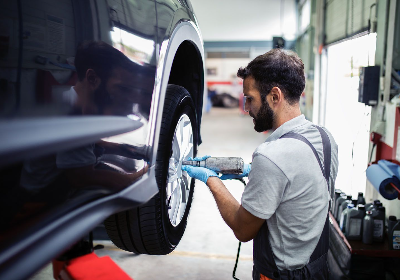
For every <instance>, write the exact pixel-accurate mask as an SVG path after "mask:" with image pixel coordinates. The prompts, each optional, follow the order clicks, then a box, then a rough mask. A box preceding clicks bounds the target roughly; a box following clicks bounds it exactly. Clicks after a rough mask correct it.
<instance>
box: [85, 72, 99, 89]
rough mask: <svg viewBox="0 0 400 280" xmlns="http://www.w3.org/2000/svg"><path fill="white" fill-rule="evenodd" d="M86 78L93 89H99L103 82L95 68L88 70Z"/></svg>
mask: <svg viewBox="0 0 400 280" xmlns="http://www.w3.org/2000/svg"><path fill="white" fill-rule="evenodd" d="M86 80H87V81H88V84H89V86H90V88H91V89H97V87H98V86H99V85H100V83H101V80H100V78H99V76H97V74H96V72H95V71H94V70H93V69H88V70H87V71H86Z"/></svg>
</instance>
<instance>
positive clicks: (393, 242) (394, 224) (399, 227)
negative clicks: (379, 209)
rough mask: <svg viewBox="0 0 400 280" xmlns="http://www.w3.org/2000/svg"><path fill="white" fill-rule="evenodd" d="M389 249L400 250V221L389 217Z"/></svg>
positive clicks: (394, 217)
mask: <svg viewBox="0 0 400 280" xmlns="http://www.w3.org/2000/svg"><path fill="white" fill-rule="evenodd" d="M388 239H389V249H391V250H400V220H397V219H396V216H389V220H388Z"/></svg>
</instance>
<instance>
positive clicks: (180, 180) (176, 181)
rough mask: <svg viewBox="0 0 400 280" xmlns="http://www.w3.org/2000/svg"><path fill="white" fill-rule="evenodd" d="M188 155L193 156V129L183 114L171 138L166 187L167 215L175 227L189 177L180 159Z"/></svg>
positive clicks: (185, 199) (186, 196) (182, 211)
mask: <svg viewBox="0 0 400 280" xmlns="http://www.w3.org/2000/svg"><path fill="white" fill-rule="evenodd" d="M189 157H193V129H192V123H191V122H190V119H189V117H188V116H187V115H186V114H183V115H182V116H181V117H180V118H179V121H178V123H177V125H176V128H175V132H174V137H173V139H172V155H171V157H170V158H169V166H168V178H167V189H166V194H167V195H166V205H167V209H168V217H169V220H170V222H171V224H172V225H173V226H175V227H176V226H177V225H179V223H180V222H181V221H182V218H183V216H184V214H185V210H186V207H187V204H188V200H189V194H190V188H191V187H190V177H189V175H188V174H187V172H185V171H182V169H181V168H182V161H183V160H186V159H187V158H189Z"/></svg>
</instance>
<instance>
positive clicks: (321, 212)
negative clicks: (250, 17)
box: [182, 49, 338, 279]
mask: <svg viewBox="0 0 400 280" xmlns="http://www.w3.org/2000/svg"><path fill="white" fill-rule="evenodd" d="M237 75H238V77H240V78H243V79H244V81H243V92H244V95H245V97H246V102H245V109H246V111H248V112H249V115H250V116H251V117H252V118H253V122H254V129H255V130H256V131H258V132H262V131H267V130H270V129H272V130H273V132H272V133H271V134H270V135H269V137H268V138H267V139H266V141H265V142H264V143H263V144H261V145H260V146H259V147H258V148H257V149H256V150H255V152H254V153H253V160H252V164H251V165H246V166H245V171H244V173H243V174H241V175H239V176H235V175H223V176H221V177H218V174H216V173H215V172H214V171H211V170H209V169H207V168H202V167H193V166H186V165H185V166H183V167H182V169H183V170H185V171H187V172H188V174H189V176H191V177H193V178H196V179H199V180H201V181H203V182H204V183H206V184H207V186H208V187H209V188H210V190H211V192H212V194H213V196H214V198H215V200H216V203H217V206H218V209H219V211H220V213H221V215H222V217H223V219H224V221H225V222H226V223H227V225H228V226H229V227H230V228H231V229H232V230H233V232H234V234H235V236H236V237H237V238H238V239H239V240H240V241H243V242H246V241H249V240H252V239H253V261H254V266H253V279H327V278H328V273H329V270H328V264H327V251H328V248H329V227H328V209H329V207H330V201H331V197H332V194H333V190H334V181H335V179H336V175H337V168H338V157H337V149H338V148H337V145H336V143H335V141H334V139H333V137H332V135H331V134H330V133H329V132H328V131H327V130H326V129H322V128H321V127H317V126H315V125H313V124H312V123H311V122H309V121H308V120H306V119H305V117H304V115H302V114H301V111H300V107H299V100H300V96H301V95H302V93H303V91H304V88H305V76H304V64H303V62H302V61H301V59H300V58H299V57H298V56H297V55H296V54H295V53H294V52H290V51H286V50H282V49H273V50H271V51H269V52H267V53H266V54H264V55H260V56H258V57H256V58H255V59H254V60H253V61H251V62H250V63H249V64H248V65H247V67H245V68H240V69H239V70H238V74H237ZM307 142H308V143H307ZM313 149H315V150H314V151H313ZM329 150H330V152H329ZM201 159H204V157H203V158H198V159H197V160H201ZM321 162H322V163H321ZM329 166H330V167H329ZM325 167H327V172H325V171H324V170H325V169H324V168H325ZM321 171H322V172H321ZM245 176H248V179H249V181H248V184H247V186H246V187H245V190H244V193H243V195H242V199H241V204H239V202H238V201H236V199H235V198H234V197H233V196H232V195H231V194H230V192H229V191H228V190H227V188H226V187H225V185H224V184H223V182H222V181H221V179H222V180H223V179H232V178H235V177H245Z"/></svg>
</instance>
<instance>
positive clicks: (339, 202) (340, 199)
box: [333, 193, 347, 221]
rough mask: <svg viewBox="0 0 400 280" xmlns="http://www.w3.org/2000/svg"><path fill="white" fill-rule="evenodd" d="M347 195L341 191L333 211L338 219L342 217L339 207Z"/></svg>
mask: <svg viewBox="0 0 400 280" xmlns="http://www.w3.org/2000/svg"><path fill="white" fill-rule="evenodd" d="M346 197H347V195H346V194H345V193H341V194H340V196H339V197H338V199H337V200H336V203H335V210H334V213H333V216H334V217H335V219H336V221H339V219H340V213H339V207H340V205H341V204H342V202H343V201H345V200H346Z"/></svg>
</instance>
